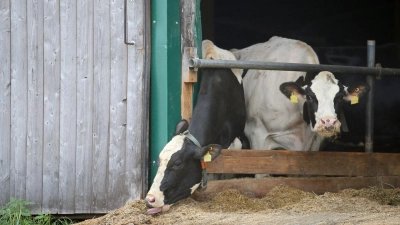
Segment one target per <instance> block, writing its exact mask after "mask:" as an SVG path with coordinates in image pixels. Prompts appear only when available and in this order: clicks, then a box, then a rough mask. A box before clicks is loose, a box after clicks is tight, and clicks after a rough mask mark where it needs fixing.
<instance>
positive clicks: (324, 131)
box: [316, 117, 340, 137]
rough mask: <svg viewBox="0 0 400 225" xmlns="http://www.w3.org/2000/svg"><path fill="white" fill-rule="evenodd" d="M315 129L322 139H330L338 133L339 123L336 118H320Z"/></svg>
mask: <svg viewBox="0 0 400 225" xmlns="http://www.w3.org/2000/svg"><path fill="white" fill-rule="evenodd" d="M316 127H317V129H316V130H317V132H318V133H319V134H320V135H321V136H323V137H331V136H334V135H336V134H337V133H339V132H340V122H339V120H338V119H337V118H336V117H326V118H322V119H321V120H320V121H319V123H318V124H317V125H316Z"/></svg>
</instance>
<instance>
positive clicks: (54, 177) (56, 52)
mask: <svg viewBox="0 0 400 225" xmlns="http://www.w3.org/2000/svg"><path fill="white" fill-rule="evenodd" d="M43 3H44V21H43V22H44V35H43V37H44V40H43V41H44V44H43V57H44V65H43V66H44V68H43V70H44V82H43V98H44V109H43V110H44V112H43V116H44V117H43V120H44V130H43V201H42V207H43V208H45V209H48V210H49V211H51V212H54V211H57V210H58V183H59V169H58V168H59V163H60V151H59V149H60V80H61V77H60V71H61V69H60V68H61V66H60V61H61V60H60V58H61V57H60V8H59V4H58V1H56V0H47V1H44V2H43Z"/></svg>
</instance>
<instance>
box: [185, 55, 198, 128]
mask: <svg viewBox="0 0 400 225" xmlns="http://www.w3.org/2000/svg"><path fill="white" fill-rule="evenodd" d="M190 57H197V48H193V47H185V48H184V51H183V56H182V96H181V107H182V108H181V110H182V111H181V114H182V119H186V120H187V121H189V122H190V119H191V118H192V112H193V84H194V83H196V82H197V71H195V70H194V69H191V68H189V59H190Z"/></svg>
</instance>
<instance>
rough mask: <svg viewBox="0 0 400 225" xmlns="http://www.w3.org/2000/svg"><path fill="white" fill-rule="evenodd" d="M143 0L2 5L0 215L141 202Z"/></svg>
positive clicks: (8, 1)
mask: <svg viewBox="0 0 400 225" xmlns="http://www.w3.org/2000/svg"><path fill="white" fill-rule="evenodd" d="M145 4H146V1H145V0H135V1H128V3H127V6H128V41H132V40H133V41H135V45H129V46H128V45H125V43H124V1H123V0H118V1H78V0H44V1H41V0H32V1H31V0H29V1H26V0H1V1H0V21H1V23H0V207H1V206H4V205H5V204H6V203H7V202H9V200H10V197H16V198H22V199H25V200H28V201H32V202H34V203H35V204H34V205H33V207H32V212H33V213H38V212H45V213H53V214H57V213H58V214H74V213H104V212H108V211H110V210H113V209H116V208H118V207H121V206H123V205H124V204H125V203H126V202H128V201H131V200H134V199H138V198H140V197H141V194H142V191H143V190H142V181H143V179H146V178H143V177H142V172H143V171H142V149H143V148H145V147H146V146H143V145H145V144H143V143H146V141H143V140H144V139H146V138H147V135H146V132H143V131H144V129H147V128H146V125H145V124H146V123H144V122H143V121H147V115H146V110H144V109H145V108H146V107H147V103H146V98H147V97H146V87H145V82H144V76H146V74H145V73H146V70H145V68H144V64H145V57H146V56H145V55H146V52H145V51H146V46H145V45H146V42H145V32H144V26H145V21H144V20H145V16H144V15H145V13H144V12H145V11H144V10H145V7H144V5H145Z"/></svg>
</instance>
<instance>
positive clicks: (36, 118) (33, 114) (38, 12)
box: [26, 1, 43, 213]
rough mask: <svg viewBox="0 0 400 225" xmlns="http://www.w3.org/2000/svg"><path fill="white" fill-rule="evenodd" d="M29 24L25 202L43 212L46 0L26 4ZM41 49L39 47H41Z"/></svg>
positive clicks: (36, 210) (32, 209) (34, 209)
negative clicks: (44, 24) (30, 203)
mask: <svg viewBox="0 0 400 225" xmlns="http://www.w3.org/2000/svg"><path fill="white" fill-rule="evenodd" d="M27 21H28V27H27V29H28V32H27V34H28V48H27V50H26V51H27V54H28V125H27V126H28V127H27V129H28V138H27V159H28V160H27V163H26V166H27V174H26V186H27V189H26V199H28V200H29V201H31V202H34V203H35V204H34V205H33V206H31V212H32V213H39V212H41V211H42V204H41V203H42V197H43V194H42V181H43V180H42V170H43V167H42V157H43V154H42V151H43V1H27ZM39 46H40V47H39Z"/></svg>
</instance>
